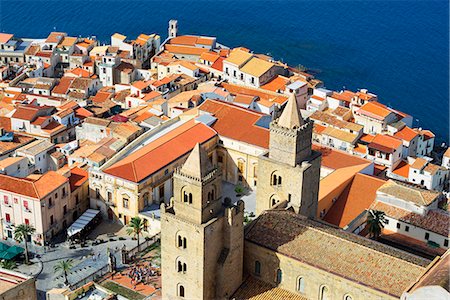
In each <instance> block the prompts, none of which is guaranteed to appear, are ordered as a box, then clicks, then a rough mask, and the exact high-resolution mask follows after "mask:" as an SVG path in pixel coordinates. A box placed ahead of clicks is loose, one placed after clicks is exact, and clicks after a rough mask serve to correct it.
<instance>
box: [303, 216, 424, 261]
mask: <svg viewBox="0 0 450 300" xmlns="http://www.w3.org/2000/svg"><path fill="white" fill-rule="evenodd" d="M312 221H313V222H316V223H319V224H320V229H319V228H317V227H313V226H310V225H308V224H307V225H306V226H308V228H309V229H312V230H315V231H318V232H321V233H324V234H326V235H328V236H332V237H334V238H337V239H339V240H342V241H345V242H349V243H352V244H356V245H358V246H361V247H364V248H366V249H368V250H369V251H371V252H376V253H381V254H383V255H384V256H389V257H392V258H395V259H396V260H399V261H402V262H407V263H408V264H410V265H412V266H419V265H418V264H415V263H413V262H411V261H409V260H406V259H402V258H400V257H398V256H395V255H393V254H390V253H386V252H384V251H381V250H377V249H374V248H373V247H371V246H369V245H368V244H374V243H378V242H376V241H373V240H371V239H368V238H366V237H363V236H360V235H355V236H358V238H359V239H360V240H361V241H362V240H364V241H368V242H369V243H359V242H357V241H356V239H355V240H353V239H346V238H343V237H341V236H340V235H335V234H332V233H330V232H328V231H327V229H324V228H323V226H324V225H325V226H329V227H333V228H335V229H337V230H338V231H341V229H340V228H338V227H336V226H330V225H329V224H326V223H324V222H322V221H319V220H312ZM345 234H349V233H347V232H345ZM352 234H353V233H352ZM349 236H350V235H349ZM352 238H353V237H352ZM379 244H380V245H382V247H387V248H388V249H393V250H394V252H395V251H400V252H404V253H406V254H409V253H408V252H406V251H403V250H400V249H397V248H393V247H391V246H388V245H384V244H381V243H379Z"/></svg>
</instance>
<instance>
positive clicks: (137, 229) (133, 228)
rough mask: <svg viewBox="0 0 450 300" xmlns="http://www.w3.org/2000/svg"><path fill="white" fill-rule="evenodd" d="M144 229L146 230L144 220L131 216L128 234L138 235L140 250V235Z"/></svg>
mask: <svg viewBox="0 0 450 300" xmlns="http://www.w3.org/2000/svg"><path fill="white" fill-rule="evenodd" d="M142 230H144V220H142V219H141V218H139V217H133V218H131V220H130V223H128V228H127V234H128V235H133V236H135V237H136V239H137V245H138V250H139V245H140V242H139V235H140V234H141V233H142Z"/></svg>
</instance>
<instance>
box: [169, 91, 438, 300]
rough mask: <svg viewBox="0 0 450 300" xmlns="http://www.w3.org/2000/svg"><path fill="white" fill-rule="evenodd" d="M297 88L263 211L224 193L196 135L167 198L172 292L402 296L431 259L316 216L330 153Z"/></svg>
mask: <svg viewBox="0 0 450 300" xmlns="http://www.w3.org/2000/svg"><path fill="white" fill-rule="evenodd" d="M312 126H313V124H312V122H311V121H310V120H303V119H302V117H301V115H300V111H299V108H298V105H297V103H296V101H295V98H291V99H289V101H288V103H287V105H286V107H285V109H284V111H283V113H282V114H281V116H280V117H279V118H278V119H276V120H274V121H272V123H271V124H270V147H269V151H268V153H266V154H263V155H262V156H260V157H259V160H258V187H257V200H256V205H257V207H256V209H257V213H258V217H257V218H256V219H255V220H253V221H252V222H251V223H250V224H248V225H246V226H245V228H244V226H243V220H244V217H243V211H244V203H243V202H242V201H239V202H238V203H237V204H236V205H230V203H229V201H228V199H222V197H221V180H220V171H219V170H218V169H216V168H215V167H214V166H212V165H211V163H210V161H209V160H208V158H207V156H206V154H205V151H204V149H203V148H202V146H201V145H196V147H195V148H194V150H193V151H192V153H191V154H190V155H189V157H188V159H187V161H186V163H185V164H184V165H183V167H182V168H181V169H179V170H177V171H176V172H175V175H174V183H173V186H174V197H173V199H172V200H171V204H170V205H169V206H167V207H166V206H165V205H162V206H161V213H162V217H161V242H162V250H161V255H162V294H163V299H298V300H304V299H319V300H329V299H344V300H356V299H399V298H400V297H401V295H402V293H403V291H405V290H406V289H407V288H408V287H409V286H410V285H411V284H413V283H414V282H415V281H416V280H417V278H419V277H420V276H421V274H423V272H424V271H425V270H426V267H427V265H428V264H429V263H430V262H429V261H428V260H426V259H422V258H420V257H417V256H414V255H411V254H408V253H406V252H403V251H400V250H397V249H394V248H392V247H389V246H385V245H383V244H380V243H378V242H376V241H372V240H369V239H366V238H364V237H361V236H357V235H354V234H351V233H347V232H344V231H342V230H341V229H339V228H337V227H333V226H330V225H328V224H325V223H322V222H321V221H318V220H315V217H316V215H317V202H318V189H319V180H320V161H321V156H320V153H316V152H315V151H313V150H312V148H311V134H312Z"/></svg>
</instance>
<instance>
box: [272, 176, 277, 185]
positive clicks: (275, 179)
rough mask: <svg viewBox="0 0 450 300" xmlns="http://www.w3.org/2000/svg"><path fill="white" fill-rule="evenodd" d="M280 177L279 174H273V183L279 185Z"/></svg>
mask: <svg viewBox="0 0 450 300" xmlns="http://www.w3.org/2000/svg"><path fill="white" fill-rule="evenodd" d="M277 182H278V179H277V175H275V174H273V176H272V185H277Z"/></svg>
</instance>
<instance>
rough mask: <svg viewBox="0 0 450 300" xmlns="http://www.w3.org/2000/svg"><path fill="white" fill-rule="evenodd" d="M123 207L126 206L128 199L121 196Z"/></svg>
mask: <svg viewBox="0 0 450 300" xmlns="http://www.w3.org/2000/svg"><path fill="white" fill-rule="evenodd" d="M123 208H128V199H127V198H123Z"/></svg>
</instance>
